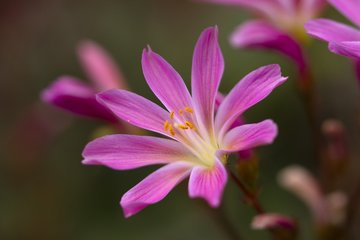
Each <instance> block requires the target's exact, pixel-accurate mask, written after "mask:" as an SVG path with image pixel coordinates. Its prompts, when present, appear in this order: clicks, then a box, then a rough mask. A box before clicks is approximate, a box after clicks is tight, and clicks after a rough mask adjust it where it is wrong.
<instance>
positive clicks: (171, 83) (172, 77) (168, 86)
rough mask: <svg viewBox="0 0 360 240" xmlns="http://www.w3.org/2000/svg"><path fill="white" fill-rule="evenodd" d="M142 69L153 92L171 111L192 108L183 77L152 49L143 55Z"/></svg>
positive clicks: (145, 51)
mask: <svg viewBox="0 0 360 240" xmlns="http://www.w3.org/2000/svg"><path fill="white" fill-rule="evenodd" d="M141 63H142V69H143V73H144V76H145V79H146V81H147V83H148V84H149V86H150V88H151V90H152V91H153V92H154V94H155V95H156V96H157V97H158V98H159V100H160V101H161V102H162V103H163V104H164V105H165V107H166V108H167V109H168V110H169V111H175V112H177V111H178V110H180V109H184V108H186V107H192V103H191V97H190V93H189V91H188V89H187V88H186V85H185V83H184V81H183V79H182V78H181V76H180V75H179V74H178V73H177V72H176V70H175V69H174V68H173V67H172V66H171V65H170V64H169V63H167V62H166V61H165V60H164V59H163V58H162V57H161V56H160V55H158V54H156V53H155V52H153V51H152V50H151V49H150V48H149V49H148V50H146V49H144V51H143V54H142V62H141Z"/></svg>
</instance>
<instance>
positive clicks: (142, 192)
mask: <svg viewBox="0 0 360 240" xmlns="http://www.w3.org/2000/svg"><path fill="white" fill-rule="evenodd" d="M190 170H191V166H189V165H188V164H184V163H180V162H177V163H171V164H168V165H166V166H165V167H162V168H160V169H158V170H157V171H155V172H153V173H152V174H150V175H149V176H147V177H146V178H145V179H144V180H142V181H141V182H140V183H138V184H137V185H136V186H135V187H133V188H132V189H130V190H129V191H128V192H127V193H125V194H124V196H123V197H122V198H121V201H120V205H121V207H122V208H123V210H124V214H125V217H127V218H128V217H131V216H133V215H135V214H136V213H138V212H140V211H141V210H142V209H144V208H145V207H147V206H148V205H151V204H154V203H157V202H159V201H161V200H162V199H164V198H165V197H166V195H168V193H169V192H170V191H171V190H172V189H173V188H174V187H175V186H176V185H177V184H178V183H180V182H181V181H182V180H183V179H184V178H186V177H187V176H188V175H189V173H190Z"/></svg>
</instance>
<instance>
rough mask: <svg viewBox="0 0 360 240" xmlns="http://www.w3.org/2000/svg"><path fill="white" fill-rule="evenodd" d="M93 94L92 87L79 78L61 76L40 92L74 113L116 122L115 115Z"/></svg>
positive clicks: (58, 105)
mask: <svg viewBox="0 0 360 240" xmlns="http://www.w3.org/2000/svg"><path fill="white" fill-rule="evenodd" d="M95 94H96V93H95V91H94V89H92V88H91V87H90V86H88V85H86V84H84V83H82V82H81V81H80V80H78V79H76V78H74V77H70V76H62V77H60V78H58V79H57V80H56V81H55V82H53V83H52V84H51V85H50V86H49V87H47V88H46V89H45V90H44V91H43V92H42V93H41V98H42V100H43V101H44V102H47V103H49V104H51V105H54V106H56V107H59V108H61V109H63V110H66V111H69V112H71V113H73V114H76V115H80V116H84V117H91V118H98V119H102V120H105V121H109V122H117V119H116V117H115V116H114V115H113V114H112V113H111V112H110V111H109V110H108V109H106V108H105V107H104V106H102V105H101V104H99V103H98V102H97V101H96V99H95Z"/></svg>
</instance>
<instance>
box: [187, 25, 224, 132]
mask: <svg viewBox="0 0 360 240" xmlns="http://www.w3.org/2000/svg"><path fill="white" fill-rule="evenodd" d="M223 72H224V58H223V56H222V53H221V49H220V46H219V42H218V29H217V27H210V28H207V29H205V30H204V31H203V32H202V33H201V35H200V37H199V40H198V42H197V43H196V46H195V50H194V56H193V64H192V74H191V78H192V85H191V87H192V96H193V100H194V107H195V110H196V113H197V114H198V116H199V117H200V119H201V122H202V123H203V124H204V125H205V127H206V128H207V129H213V119H214V108H215V98H216V95H217V93H218V88H219V84H220V81H221V77H222V74H223Z"/></svg>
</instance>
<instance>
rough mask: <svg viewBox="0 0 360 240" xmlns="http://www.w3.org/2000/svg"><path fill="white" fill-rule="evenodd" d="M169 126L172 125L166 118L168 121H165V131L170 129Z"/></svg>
mask: <svg viewBox="0 0 360 240" xmlns="http://www.w3.org/2000/svg"><path fill="white" fill-rule="evenodd" d="M169 126H170V124H169V121H168V120H166V121H165V122H164V129H165V131H168V130H169Z"/></svg>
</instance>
